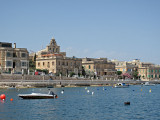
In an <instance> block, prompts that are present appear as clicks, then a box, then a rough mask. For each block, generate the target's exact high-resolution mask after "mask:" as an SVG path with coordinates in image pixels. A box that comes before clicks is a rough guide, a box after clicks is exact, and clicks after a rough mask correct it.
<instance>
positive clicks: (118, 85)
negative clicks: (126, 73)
mask: <svg viewBox="0 0 160 120" xmlns="http://www.w3.org/2000/svg"><path fill="white" fill-rule="evenodd" d="M114 87H115V88H128V87H129V85H126V84H125V83H117V84H116V85H115V86H114Z"/></svg>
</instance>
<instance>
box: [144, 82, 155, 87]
mask: <svg viewBox="0 0 160 120" xmlns="http://www.w3.org/2000/svg"><path fill="white" fill-rule="evenodd" d="M144 85H145V86H154V85H155V84H151V83H149V82H145V84H144Z"/></svg>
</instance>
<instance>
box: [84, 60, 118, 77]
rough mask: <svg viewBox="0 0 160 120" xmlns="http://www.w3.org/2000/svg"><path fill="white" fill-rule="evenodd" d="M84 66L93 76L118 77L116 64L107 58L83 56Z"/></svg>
mask: <svg viewBox="0 0 160 120" xmlns="http://www.w3.org/2000/svg"><path fill="white" fill-rule="evenodd" d="M82 66H83V67H84V69H85V71H86V72H87V73H89V74H91V75H92V76H93V75H95V76H97V77H100V76H103V78H107V79H110V78H112V79H113V78H115V77H116V70H115V64H114V63H112V62H109V61H108V60H107V58H97V59H95V58H83V59H82Z"/></svg>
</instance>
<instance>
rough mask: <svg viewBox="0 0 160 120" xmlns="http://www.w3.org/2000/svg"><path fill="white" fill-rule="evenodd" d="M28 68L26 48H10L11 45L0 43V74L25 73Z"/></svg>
mask: <svg viewBox="0 0 160 120" xmlns="http://www.w3.org/2000/svg"><path fill="white" fill-rule="evenodd" d="M28 68H29V53H28V51H27V49H26V48H16V44H15V43H14V47H13V48H12V43H5V42H0V69H1V72H11V73H21V72H23V73H27V72H28Z"/></svg>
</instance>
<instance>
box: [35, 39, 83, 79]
mask: <svg viewBox="0 0 160 120" xmlns="http://www.w3.org/2000/svg"><path fill="white" fill-rule="evenodd" d="M36 69H47V70H49V72H52V73H54V74H62V75H66V76H68V75H69V74H70V73H71V72H74V73H75V74H78V73H79V74H81V73H82V59H80V58H75V57H66V53H65V52H60V46H58V45H57V43H56V41H55V39H54V38H52V39H51V41H50V44H49V45H48V46H47V47H46V49H44V50H41V51H39V52H38V53H37V58H36Z"/></svg>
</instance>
